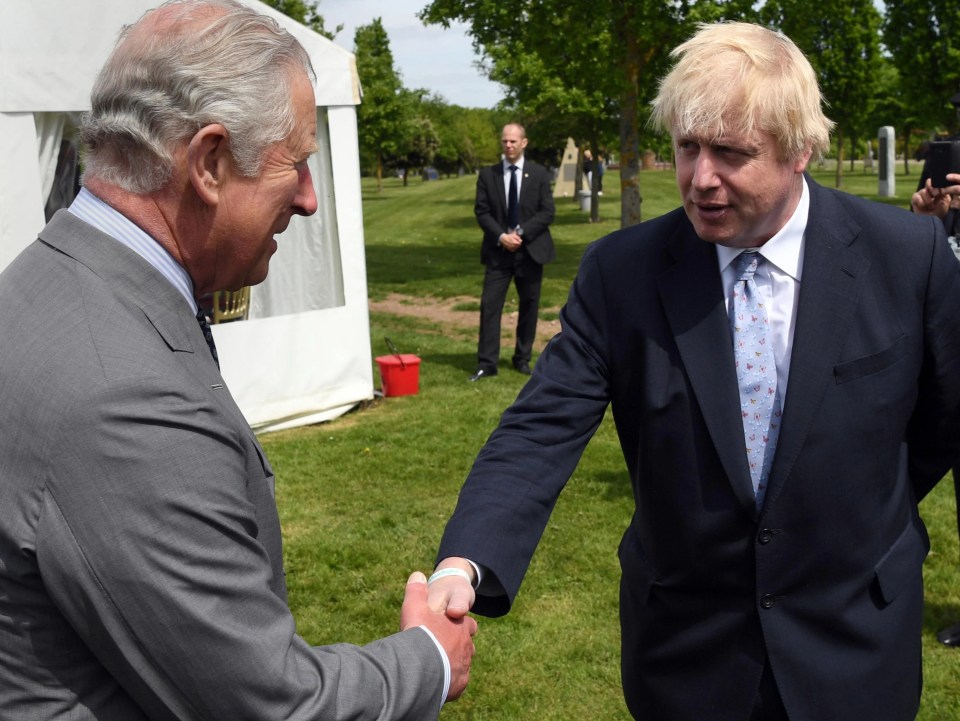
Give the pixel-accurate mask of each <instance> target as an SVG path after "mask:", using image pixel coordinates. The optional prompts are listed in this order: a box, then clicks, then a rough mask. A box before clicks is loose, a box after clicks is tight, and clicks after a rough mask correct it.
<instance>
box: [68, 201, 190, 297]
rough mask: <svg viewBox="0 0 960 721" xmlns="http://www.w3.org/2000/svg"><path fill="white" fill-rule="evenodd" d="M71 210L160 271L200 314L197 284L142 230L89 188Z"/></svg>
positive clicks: (74, 202) (71, 206)
mask: <svg viewBox="0 0 960 721" xmlns="http://www.w3.org/2000/svg"><path fill="white" fill-rule="evenodd" d="M68 210H69V211H70V212H71V213H73V214H74V215H75V216H77V217H78V218H80V220H82V221H84V222H85V223H87V224H89V225H92V226H93V227H94V228H96V229H97V230H99V231H100V232H101V233H106V234H107V235H109V236H110V237H111V238H113V239H114V240H116V241H117V242H119V243H122V244H123V245H125V246H127V247H128V248H130V250H132V251H134V252H135V253H136V254H137V255H139V256H140V257H142V258H143V259H144V260H145V261H147V262H148V263H149V264H150V265H152V266H153V267H154V268H156V269H157V271H159V272H160V274H161V275H162V276H163V277H164V278H166V279H167V280H169V281H170V283H171V284H172V285H173V287H174V288H176V289H177V290H179V291H180V293H181V294H182V295H183V297H184V298H186V299H187V302H188V303H189V304H190V307H191V308H193V312H194V313H196V312H197V301H196V300H194V298H193V281H192V280H191V279H190V276H189V275H188V274H187V271H186V269H185V268H184V267H183V266H182V265H180V264H179V263H178V262H177V261H175V260H174V259H173V257H172V256H171V255H170V254H169V253H168V252H167V251H166V250H164V248H163V247H162V246H161V245H160V244H159V243H158V242H157V241H155V240H154V239H153V238H151V237H150V235H148V234H147V233H146V232H144V230H143V229H142V228H141V227H140V226H138V225H137V224H136V223H134V222H133V221H131V220H130V219H129V218H127V217H126V216H124V215H123V214H122V213H120V212H118V211H116V210H114V209H113V208H111V207H110V206H109V205H107V204H106V203H104V202H103V201H102V200H100V198H98V197H97V196H95V195H94V194H93V193H91V192H90V191H89V190H87V189H86V188H81V189H80V193H79V194H78V195H77V197H76V198H75V199H74V201H73V203H71V204H70V207H69V208H68Z"/></svg>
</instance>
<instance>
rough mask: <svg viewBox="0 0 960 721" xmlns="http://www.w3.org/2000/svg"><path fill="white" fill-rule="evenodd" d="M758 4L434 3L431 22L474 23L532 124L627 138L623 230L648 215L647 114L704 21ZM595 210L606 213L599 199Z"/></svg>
mask: <svg viewBox="0 0 960 721" xmlns="http://www.w3.org/2000/svg"><path fill="white" fill-rule="evenodd" d="M752 12H753V10H752V3H751V2H749V0H697V1H694V2H691V1H690V0H675V2H670V3H664V2H662V1H661V0H433V1H432V2H431V3H430V4H429V5H428V6H427V7H426V8H424V10H423V11H421V13H420V17H421V19H423V20H424V21H425V22H427V23H434V24H439V25H442V26H444V27H449V26H450V24H451V23H452V22H454V21H461V22H465V23H466V24H467V25H468V27H469V32H470V35H471V36H472V37H473V39H474V46H475V48H476V49H477V51H478V52H480V53H481V54H482V55H483V57H484V58H485V61H486V63H487V66H488V68H489V73H490V77H491V78H492V79H494V80H497V81H498V82H500V83H502V84H503V85H504V86H505V87H506V88H507V90H508V101H510V102H512V103H514V104H515V105H516V107H517V108H519V109H521V110H522V112H523V114H524V118H523V119H524V121H525V122H527V123H531V124H533V123H543V124H545V125H548V126H549V128H550V132H551V134H554V135H560V136H562V137H565V136H566V135H571V136H573V137H574V138H575V139H577V140H578V141H580V142H581V143H583V142H584V141H586V144H589V145H593V146H595V147H597V148H599V147H600V146H602V145H603V144H604V143H605V142H606V139H607V138H611V137H617V136H619V157H620V173H621V214H620V215H621V225H624V226H626V225H631V224H633V223H636V222H639V220H640V218H641V212H640V209H641V202H642V197H641V195H640V184H639V173H638V170H639V145H640V141H641V138H642V137H644V136H645V135H647V134H648V133H649V129H648V128H647V127H646V124H645V119H646V116H645V111H643V110H642V108H644V107H645V106H646V105H647V103H648V102H649V100H650V99H651V98H652V97H653V94H654V93H655V90H656V83H657V80H658V79H659V76H660V75H661V74H662V72H663V71H664V70H665V68H666V67H667V65H668V62H669V52H670V50H671V49H672V48H673V47H674V46H675V45H677V44H678V43H679V42H680V41H681V40H682V39H683V38H685V37H686V36H687V35H689V33H690V31H691V29H692V27H693V23H695V22H696V21H706V20H717V19H723V18H741V17H747V16H750V15H751V14H752ZM593 200H594V202H593V203H592V204H591V207H592V208H593V209H595V208H597V202H596V201H597V198H596V197H594V199H593Z"/></svg>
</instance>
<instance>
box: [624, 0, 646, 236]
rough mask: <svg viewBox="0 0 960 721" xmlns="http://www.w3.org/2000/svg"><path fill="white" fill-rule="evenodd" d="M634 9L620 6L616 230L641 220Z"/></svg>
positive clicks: (637, 56) (639, 60)
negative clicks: (618, 180) (622, 82)
mask: <svg viewBox="0 0 960 721" xmlns="http://www.w3.org/2000/svg"><path fill="white" fill-rule="evenodd" d="M635 13H636V10H635V9H634V8H633V4H632V3H629V2H627V3H624V17H623V19H622V20H623V21H622V22H621V23H620V30H621V32H620V37H621V41H622V45H623V56H622V60H621V62H622V63H623V69H624V78H625V80H624V85H623V89H622V90H621V93H620V227H621V228H626V227H628V226H630V225H636V224H637V223H639V222H640V220H641V213H640V208H641V205H642V204H643V196H641V194H640V142H639V139H638V136H639V130H638V128H639V118H638V106H639V103H640V98H639V95H640V92H639V84H638V83H639V78H640V67H641V64H642V62H641V57H640V43H639V40H638V39H637V31H636V18H635V17H634V15H635Z"/></svg>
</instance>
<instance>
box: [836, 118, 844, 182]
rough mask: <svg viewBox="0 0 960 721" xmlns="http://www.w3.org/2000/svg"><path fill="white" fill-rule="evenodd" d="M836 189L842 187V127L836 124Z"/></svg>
mask: <svg viewBox="0 0 960 721" xmlns="http://www.w3.org/2000/svg"><path fill="white" fill-rule="evenodd" d="M834 185H835V186H836V187H837V188H840V187H842V186H843V125H841V124H840V123H837V179H836V182H835V184H834Z"/></svg>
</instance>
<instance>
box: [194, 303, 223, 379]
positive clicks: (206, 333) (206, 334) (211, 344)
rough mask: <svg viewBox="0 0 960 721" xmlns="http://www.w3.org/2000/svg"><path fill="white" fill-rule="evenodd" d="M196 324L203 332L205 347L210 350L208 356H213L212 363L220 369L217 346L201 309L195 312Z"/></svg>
mask: <svg viewBox="0 0 960 721" xmlns="http://www.w3.org/2000/svg"><path fill="white" fill-rule="evenodd" d="M197 323H199V324H200V330H201V331H203V339H204V340H205V341H207V347H208V348H209V349H210V355H212V356H213V362H214V363H216V364H217V368H220V359H219V358H218V357H217V346H216V345H215V344H214V342H213V331H212V330H210V324H209V323H208V322H207V316H206V314H205V313H204V312H203V308H201V309H200V310H198V311H197Z"/></svg>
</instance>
